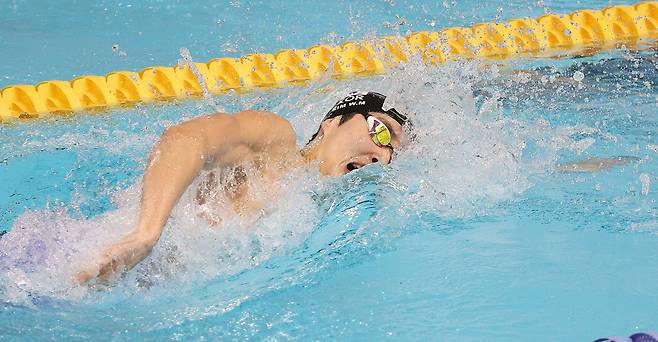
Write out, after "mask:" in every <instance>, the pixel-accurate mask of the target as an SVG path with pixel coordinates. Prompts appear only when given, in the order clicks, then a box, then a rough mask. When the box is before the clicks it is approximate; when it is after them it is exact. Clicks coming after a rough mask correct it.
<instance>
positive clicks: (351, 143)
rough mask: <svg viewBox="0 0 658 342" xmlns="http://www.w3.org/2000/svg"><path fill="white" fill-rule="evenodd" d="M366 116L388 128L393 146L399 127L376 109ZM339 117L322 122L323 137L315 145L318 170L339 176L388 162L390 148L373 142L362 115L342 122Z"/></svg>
mask: <svg viewBox="0 0 658 342" xmlns="http://www.w3.org/2000/svg"><path fill="white" fill-rule="evenodd" d="M370 115H372V116H374V117H376V118H377V119H379V120H381V121H382V122H383V123H384V124H385V125H386V126H387V127H388V129H389V130H390V131H391V136H392V137H391V138H392V139H391V145H392V146H393V149H395V148H398V147H399V146H400V139H401V137H402V135H403V134H404V133H403V129H402V126H401V125H400V124H399V123H398V122H397V121H395V120H393V118H391V117H389V116H387V115H384V114H381V113H376V112H370ZM340 119H341V118H340V117H336V118H333V119H329V120H327V121H325V122H324V123H323V137H322V142H321V146H320V148H319V153H318V157H319V158H318V160H319V161H320V172H321V173H322V174H325V175H329V176H340V175H344V174H347V173H348V172H350V171H353V170H356V169H358V168H361V167H363V166H365V165H368V164H372V163H382V164H388V163H390V162H391V159H392V157H393V150H392V149H391V148H390V147H388V146H379V145H377V144H375V142H373V140H372V138H371V137H370V132H369V130H368V124H367V123H366V118H365V117H364V116H363V115H361V114H357V115H354V116H353V117H352V118H350V119H349V120H348V121H347V122H344V123H343V124H342V125H339V123H340Z"/></svg>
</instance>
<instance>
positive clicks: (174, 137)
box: [74, 110, 404, 283]
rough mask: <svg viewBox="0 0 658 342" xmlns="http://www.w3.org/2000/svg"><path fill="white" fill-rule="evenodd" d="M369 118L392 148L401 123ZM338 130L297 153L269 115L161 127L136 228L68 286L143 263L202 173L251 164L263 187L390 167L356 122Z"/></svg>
mask: <svg viewBox="0 0 658 342" xmlns="http://www.w3.org/2000/svg"><path fill="white" fill-rule="evenodd" d="M370 114H371V115H373V116H375V117H377V118H378V119H380V120H381V121H383V122H384V124H386V125H387V126H388V127H389V129H390V130H391V133H392V142H391V145H392V146H393V149H395V148H397V147H399V145H400V142H401V138H402V137H403V134H404V133H403V129H402V127H401V126H400V124H398V123H397V122H396V121H395V120H393V119H391V118H390V117H388V116H386V115H383V114H380V113H370ZM339 123H340V117H336V118H332V119H329V120H326V121H324V122H323V123H322V124H321V131H320V134H319V135H318V137H316V138H315V139H314V140H313V141H312V142H311V143H309V144H308V145H307V146H306V147H304V149H300V148H299V147H298V146H297V143H296V133H295V131H294V130H293V128H292V125H291V124H290V122H288V121H287V120H286V119H284V118H282V117H280V116H278V115H276V114H273V113H269V112H258V111H251V110H248V111H243V112H239V113H235V114H233V115H227V114H223V113H216V114H212V115H207V116H203V117H199V118H196V119H193V120H190V121H187V122H183V123H181V124H178V125H176V126H173V127H170V128H168V129H167V130H166V131H165V132H164V134H163V135H162V136H161V137H160V139H159V141H158V142H157V144H156V145H155V146H154V148H153V150H152V151H151V154H150V155H149V162H148V165H147V167H146V170H145V172H144V177H143V180H142V199H141V206H140V213H139V219H138V223H137V225H136V227H135V228H134V230H133V231H131V232H130V233H128V234H127V235H126V236H124V237H122V238H121V239H119V240H118V241H117V242H116V243H114V244H113V245H112V246H110V248H108V249H107V250H105V251H104V252H103V253H102V254H101V255H100V257H99V258H98V259H97V260H91V261H90V263H89V266H88V267H86V268H85V269H84V270H82V271H80V272H78V273H77V274H76V275H75V279H74V280H75V281H76V282H78V283H86V282H91V283H93V282H94V280H100V281H105V280H108V279H110V278H112V277H113V276H115V275H118V274H121V273H123V272H125V271H127V270H129V269H131V268H132V267H133V266H135V265H136V264H137V263H139V262H140V261H141V260H143V259H144V258H145V257H146V256H148V254H149V253H150V251H151V250H152V249H153V247H154V246H155V244H156V243H157V241H158V240H159V238H160V235H161V234H162V230H163V229H164V226H165V224H166V222H167V219H168V217H169V215H170V214H171V211H172V209H173V208H174V206H175V205H176V203H177V202H178V200H179V199H180V197H181V195H182V194H183V193H184V192H185V191H186V189H187V187H188V186H189V185H190V184H191V183H192V181H193V180H194V179H195V178H196V177H197V176H198V175H199V172H201V170H203V169H217V168H220V169H225V168H233V169H240V168H241V167H243V166H244V165H245V164H250V165H253V166H255V168H256V170H257V172H258V173H259V175H260V177H261V178H262V180H263V181H265V182H266V183H269V184H273V183H275V182H276V181H277V180H278V179H279V178H280V177H281V176H282V175H283V174H285V173H286V172H288V171H290V170H291V169H292V168H298V167H307V166H309V167H317V168H318V170H319V172H320V173H321V174H322V175H326V176H340V175H344V174H346V173H348V172H350V171H353V170H356V169H359V168H360V167H363V166H365V165H368V164H371V163H382V164H385V163H390V162H391V160H392V156H393V151H392V150H391V148H390V147H386V146H378V145H377V144H375V143H374V142H373V141H372V139H371V138H370V134H369V131H368V126H367V123H366V119H365V117H364V116H363V115H355V116H353V117H352V118H350V119H349V120H348V121H346V122H344V123H343V124H339ZM245 182H246V179H243V180H241V181H240V182H238V183H237V184H234V185H232V186H233V189H231V192H232V194H231V196H230V198H231V200H232V201H233V202H234V205H235V206H236V207H249V206H250V203H249V199H248V197H247V194H246V193H245V192H244V191H242V190H243V189H242V188H243V187H244V184H245ZM197 200H198V201H203V200H205V199H204V198H202V197H201V198H197ZM245 203H246V204H245Z"/></svg>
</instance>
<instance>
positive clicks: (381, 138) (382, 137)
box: [364, 114, 393, 151]
mask: <svg viewBox="0 0 658 342" xmlns="http://www.w3.org/2000/svg"><path fill="white" fill-rule="evenodd" d="M364 116H365V117H366V122H367V123H368V133H370V138H371V139H372V142H374V143H375V145H377V146H380V147H388V148H390V149H391V151H392V150H393V145H391V130H390V129H389V128H388V126H386V125H385V124H384V123H383V122H382V121H381V120H379V119H377V118H376V117H374V116H372V115H370V114H364Z"/></svg>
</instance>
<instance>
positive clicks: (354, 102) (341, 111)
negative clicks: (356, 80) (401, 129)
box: [322, 91, 409, 126]
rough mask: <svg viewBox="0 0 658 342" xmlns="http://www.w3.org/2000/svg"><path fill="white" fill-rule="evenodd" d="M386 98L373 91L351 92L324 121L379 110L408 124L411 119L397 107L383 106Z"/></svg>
mask: <svg viewBox="0 0 658 342" xmlns="http://www.w3.org/2000/svg"><path fill="white" fill-rule="evenodd" d="M384 100H386V96H384V95H382V94H380V93H375V92H372V91H371V92H358V91H355V92H351V93H349V94H348V95H347V96H345V97H344V98H343V99H342V100H340V101H338V102H336V104H335V105H334V106H333V107H332V108H331V110H329V112H328V113H327V115H325V116H324V118H323V119H322V121H325V120H328V119H331V118H335V117H337V116H340V115H345V114H352V113H364V114H365V113H368V112H378V113H383V114H386V115H388V116H390V117H391V118H393V119H394V120H395V121H397V122H398V123H399V124H400V125H401V126H404V125H407V124H408V123H409V119H408V118H407V117H406V116H405V115H402V114H400V113H399V112H398V111H397V110H395V108H390V109H388V110H384V108H382V107H383V106H384Z"/></svg>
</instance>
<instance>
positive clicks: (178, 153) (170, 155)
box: [136, 129, 206, 244]
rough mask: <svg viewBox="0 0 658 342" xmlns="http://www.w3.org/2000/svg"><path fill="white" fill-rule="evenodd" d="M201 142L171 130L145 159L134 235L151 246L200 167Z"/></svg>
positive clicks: (202, 147)
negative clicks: (147, 158)
mask: <svg viewBox="0 0 658 342" xmlns="http://www.w3.org/2000/svg"><path fill="white" fill-rule="evenodd" d="M205 158H206V156H205V149H204V142H203V141H202V139H200V138H198V137H194V136H189V135H186V134H184V133H181V132H179V131H177V130H175V129H170V130H168V131H167V132H166V133H165V134H163V136H162V138H161V139H160V141H159V142H158V143H157V144H156V145H155V147H154V148H153V151H152V152H151V155H150V157H149V163H148V166H147V168H146V171H145V172H144V178H143V181H142V200H141V210H140V215H139V222H138V226H137V229H136V232H137V233H138V234H139V235H140V236H141V237H142V238H143V239H145V240H146V241H147V242H149V243H152V244H155V242H157V240H158V239H159V238H160V234H161V233H162V229H163V227H164V225H165V223H166V222H167V219H168V218H169V215H170V213H171V210H172V209H173V208H174V206H175V205H176V203H177V202H178V200H179V199H180V197H181V195H182V194H183V193H184V192H185V190H186V189H187V187H188V186H189V185H190V183H192V181H193V180H194V178H195V177H196V176H197V175H198V173H199V171H200V170H201V168H202V167H203V165H204V161H205Z"/></svg>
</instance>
